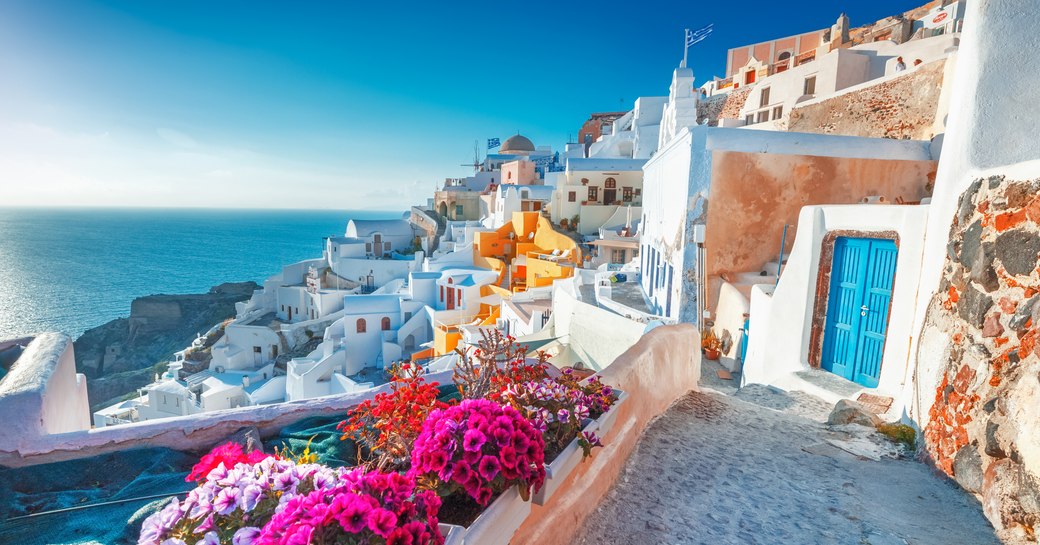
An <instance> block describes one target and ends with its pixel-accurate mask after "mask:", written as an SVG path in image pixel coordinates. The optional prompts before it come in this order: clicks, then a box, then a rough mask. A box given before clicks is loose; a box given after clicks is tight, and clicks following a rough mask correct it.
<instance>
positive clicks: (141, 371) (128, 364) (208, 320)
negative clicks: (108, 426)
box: [75, 282, 260, 406]
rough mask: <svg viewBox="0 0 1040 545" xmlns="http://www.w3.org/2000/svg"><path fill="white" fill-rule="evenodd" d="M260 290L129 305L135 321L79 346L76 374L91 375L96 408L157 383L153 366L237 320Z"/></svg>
mask: <svg viewBox="0 0 1040 545" xmlns="http://www.w3.org/2000/svg"><path fill="white" fill-rule="evenodd" d="M259 288H260V286H259V285H257V284H256V283H255V282H236V283H227V284H221V285H219V286H215V287H213V288H211V289H210V290H209V293H204V294H188V295H149V296H146V297H139V298H137V299H135V300H134V301H133V303H132V304H131V305H130V317H129V318H119V319H116V320H112V321H111V322H108V323H107V324H104V325H102V326H99V327H96V328H94V329H91V330H89V331H87V332H85V333H83V335H81V336H80V338H79V339H76V342H75V351H76V369H77V370H78V371H79V372H81V373H83V374H85V375H86V376H87V379H88V381H87V388H88V397H89V399H90V403H91V405H94V406H96V405H97V404H99V403H102V402H105V401H108V400H111V399H112V398H115V397H119V396H122V395H124V394H127V393H129V392H131V391H133V390H134V389H136V388H139V387H141V386H144V385H146V384H148V383H149V382H151V381H152V380H153V379H154V378H155V370H154V369H153V366H155V365H156V364H157V363H160V362H164V361H166V360H167V359H168V358H169V357H170V355H171V354H173V352H175V351H177V350H181V349H183V348H184V347H186V346H188V345H189V344H191V342H192V341H193V340H194V339H195V336H196V335H197V334H199V333H205V332H206V331H207V330H209V328H211V327H212V326H213V325H215V324H218V323H220V322H222V321H224V320H226V319H228V318H231V317H234V315H235V303H237V302H239V301H245V300H247V299H249V298H250V297H251V296H252V295H253V291H254V290H257V289H259Z"/></svg>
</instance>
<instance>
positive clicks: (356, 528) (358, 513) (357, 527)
mask: <svg viewBox="0 0 1040 545" xmlns="http://www.w3.org/2000/svg"><path fill="white" fill-rule="evenodd" d="M351 496H353V494H342V495H340V496H338V497H337V498H336V500H339V499H340V498H343V502H344V503H346V506H345V507H344V508H343V510H342V511H341V512H340V513H339V514H338V515H336V522H339V525H340V526H342V527H343V529H344V530H346V531H348V532H350V533H352V534H356V533H358V532H360V531H361V530H362V529H363V528H364V527H365V525H366V524H368V516H369V513H370V512H371V511H372V508H371V507H369V505H368V504H367V503H366V502H364V501H362V500H361V499H360V498H357V497H356V496H355V497H351ZM334 501H335V500H334Z"/></svg>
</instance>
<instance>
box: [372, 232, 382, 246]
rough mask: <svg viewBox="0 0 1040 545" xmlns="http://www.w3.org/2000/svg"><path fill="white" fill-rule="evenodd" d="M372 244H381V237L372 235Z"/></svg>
mask: <svg viewBox="0 0 1040 545" xmlns="http://www.w3.org/2000/svg"><path fill="white" fill-rule="evenodd" d="M372 242H375V243H376V244H379V243H380V242H383V235H378V234H377V235H372Z"/></svg>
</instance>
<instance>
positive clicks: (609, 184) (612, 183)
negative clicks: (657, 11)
mask: <svg viewBox="0 0 1040 545" xmlns="http://www.w3.org/2000/svg"><path fill="white" fill-rule="evenodd" d="M603 187H605V188H606V189H615V188H616V187H617V180H615V179H614V178H607V179H606V180H605V181H604V182H603Z"/></svg>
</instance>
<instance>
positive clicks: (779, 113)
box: [773, 106, 784, 120]
mask: <svg viewBox="0 0 1040 545" xmlns="http://www.w3.org/2000/svg"><path fill="white" fill-rule="evenodd" d="M783 116H784V107H783V106H777V107H776V108H773V119H774V120H775V119H780V118H781V117H783Z"/></svg>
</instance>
